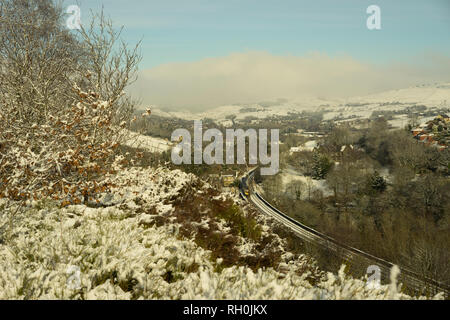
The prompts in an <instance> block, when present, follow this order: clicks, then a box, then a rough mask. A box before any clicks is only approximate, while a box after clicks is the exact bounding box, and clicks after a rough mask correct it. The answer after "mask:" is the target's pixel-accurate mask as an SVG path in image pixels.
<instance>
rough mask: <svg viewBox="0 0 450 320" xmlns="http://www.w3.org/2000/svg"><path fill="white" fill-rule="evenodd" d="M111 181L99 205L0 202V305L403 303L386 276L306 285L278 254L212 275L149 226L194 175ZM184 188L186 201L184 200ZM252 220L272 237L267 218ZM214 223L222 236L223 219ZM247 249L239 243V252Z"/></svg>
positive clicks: (139, 175) (190, 248)
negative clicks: (22, 206) (379, 280)
mask: <svg viewBox="0 0 450 320" xmlns="http://www.w3.org/2000/svg"><path fill="white" fill-rule="evenodd" d="M113 180H114V183H115V184H116V185H117V188H116V189H114V190H113V191H112V192H111V193H107V194H104V197H103V198H102V200H101V203H102V204H103V206H101V207H99V208H90V207H86V206H84V205H74V206H68V207H66V208H59V207H58V206H57V205H56V204H55V203H53V202H51V201H33V202H30V203H28V204H27V207H26V210H24V211H20V210H19V211H17V212H16V210H15V206H14V205H12V204H11V203H8V202H7V201H6V200H2V201H1V202H0V208H1V211H0V212H1V213H0V230H1V231H0V238H1V241H0V299H80V298H84V299H408V298H409V297H408V296H406V295H404V294H401V293H399V291H398V288H397V285H396V283H395V279H394V278H395V274H393V283H392V284H391V285H384V286H381V287H380V288H379V289H369V288H368V287H367V286H366V282H365V281H364V280H358V279H352V278H350V277H348V276H347V275H345V273H344V271H343V269H341V271H340V272H339V274H338V275H333V274H325V273H322V276H321V277H320V279H321V280H320V281H319V282H318V283H317V285H315V286H312V285H311V284H310V282H309V281H308V276H311V274H310V272H304V273H300V274H299V273H298V270H301V269H302V268H303V269H304V266H305V265H306V264H311V259H309V258H307V257H306V256H301V255H300V256H297V257H296V258H294V256H293V255H292V254H290V253H289V252H287V251H286V252H285V253H283V261H282V262H281V264H280V266H279V268H278V269H277V270H275V269H273V268H266V269H258V270H253V271H252V270H251V269H250V268H248V267H244V266H241V267H237V266H232V267H227V268H223V269H222V270H220V271H219V270H218V269H217V266H218V265H220V263H221V261H220V259H219V260H217V261H214V260H213V259H212V258H211V252H210V251H209V250H205V249H203V248H201V247H199V246H198V245H197V244H196V243H195V242H194V241H193V239H190V238H186V237H182V236H181V235H180V228H181V227H182V226H181V225H180V224H179V223H175V222H174V223H164V224H162V225H161V224H159V225H158V224H157V223H154V222H155V221H156V220H157V218H158V217H160V216H163V215H167V214H168V213H171V212H172V211H173V210H175V209H174V208H175V207H174V205H173V201H174V199H180V197H182V198H184V199H186V200H185V201H189V199H190V198H192V192H193V193H194V194H195V193H199V194H202V193H204V192H206V191H205V190H206V189H207V188H209V186H208V185H207V184H203V187H198V185H199V184H198V181H197V178H196V177H194V176H193V175H190V174H185V173H182V172H181V171H179V170H174V171H170V170H168V169H164V168H159V169H137V168H128V169H124V170H123V171H121V172H120V173H119V174H118V175H117V176H116V177H115V178H114V179H113ZM196 186H197V187H196ZM205 188H206V189H205ZM186 190H188V191H189V192H191V193H190V194H191V196H187V195H183V192H186ZM226 197H230V195H229V194H228V195H227V194H222V195H221V196H220V197H218V198H226ZM216 200H217V199H216ZM236 201H238V200H236ZM187 204H188V203H187ZM199 210H200V208H199ZM13 213H15V215H13ZM260 221H261V224H262V225H263V230H264V232H266V233H268V232H271V231H270V227H269V225H268V224H267V223H268V222H267V220H265V219H261V220H260ZM202 223H204V224H206V225H207V223H208V222H207V221H203V222H202ZM220 223H221V225H222V227H223V232H226V231H227V222H226V221H221V222H220ZM251 248H252V244H251V243H248V241H247V240H246V241H242V245H241V250H242V251H251V250H252V249H251ZM280 250H282V248H280ZM307 270H315V269H314V267H313V266H309V267H308V268H307ZM435 298H442V297H441V296H436V297H435Z"/></svg>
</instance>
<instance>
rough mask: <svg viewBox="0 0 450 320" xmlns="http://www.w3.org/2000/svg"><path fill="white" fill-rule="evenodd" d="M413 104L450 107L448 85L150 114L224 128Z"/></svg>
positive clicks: (357, 113) (360, 114) (363, 113)
mask: <svg viewBox="0 0 450 320" xmlns="http://www.w3.org/2000/svg"><path fill="white" fill-rule="evenodd" d="M416 104H417V105H426V106H429V107H450V84H449V83H441V84H430V85H419V86H415V87H410V88H404V89H399V90H389V91H385V92H380V93H375V94H370V95H365V96H357V97H349V98H345V99H318V98H305V99H304V100H299V101H289V102H286V101H279V102H271V103H255V104H250V105H228V106H222V107H217V108H213V109H211V110H208V111H207V112H201V113H190V112H188V111H176V112H166V111H162V110H160V109H158V108H155V109H154V110H153V114H155V115H159V116H162V117H177V118H181V119H186V120H198V119H203V118H211V119H213V120H216V121H218V122H219V123H222V124H224V125H231V121H230V120H227V117H229V116H232V115H234V116H236V119H237V120H240V119H244V118H246V117H248V116H251V117H255V118H258V119H263V118H267V117H271V116H273V115H279V116H286V115H288V114H289V113H290V112H294V113H295V112H301V111H319V110H329V112H327V113H326V114H325V116H324V117H325V119H326V120H327V119H332V118H334V117H335V116H337V115H339V114H344V116H345V115H355V116H356V117H361V118H367V117H369V116H370V114H371V113H372V112H373V111H377V110H401V109H404V108H405V107H407V106H411V105H416Z"/></svg>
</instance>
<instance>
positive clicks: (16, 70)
mask: <svg viewBox="0 0 450 320" xmlns="http://www.w3.org/2000/svg"><path fill="white" fill-rule="evenodd" d="M63 15H64V11H63V9H62V8H61V7H60V6H58V5H57V4H55V2H53V1H51V0H44V1H30V0H18V1H15V0H14V1H11V0H0V61H1V67H0V83H1V85H0V122H1V123H2V125H1V127H0V181H1V184H0V197H6V198H10V199H14V200H24V199H29V198H34V199H38V198H43V197H50V198H54V199H58V200H61V201H62V203H63V204H68V203H79V202H81V201H84V202H87V201H89V200H90V197H92V196H93V195H94V194H95V193H98V192H99V191H104V190H105V189H106V188H108V187H109V184H108V180H107V179H108V175H109V174H111V173H113V171H114V170H113V169H114V165H115V160H116V157H115V155H116V150H117V146H118V145H119V143H120V141H121V140H122V139H123V136H124V130H123V129H124V128H126V127H127V126H128V125H129V122H130V115H131V109H132V101H131V100H130V98H129V97H128V96H127V95H126V94H125V93H124V89H125V88H126V87H127V85H129V84H130V82H131V81H133V79H134V76H135V72H136V68H137V63H138V62H139V59H140V57H139V54H138V51H137V49H138V48H137V47H135V48H133V49H131V50H129V49H128V48H127V47H126V45H125V44H124V43H121V42H119V40H120V38H119V37H120V32H117V31H115V30H114V28H113V26H112V23H111V21H109V20H108V19H106V18H105V17H104V16H103V14H100V15H97V16H94V18H93V20H92V23H91V24H90V25H89V27H88V28H82V29H81V30H80V31H79V32H71V31H69V30H67V29H66V27H65V25H64V23H63Z"/></svg>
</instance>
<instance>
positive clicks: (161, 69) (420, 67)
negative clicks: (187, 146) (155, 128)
mask: <svg viewBox="0 0 450 320" xmlns="http://www.w3.org/2000/svg"><path fill="white" fill-rule="evenodd" d="M449 74H450V57H447V56H442V55H436V54H426V55H422V56H419V57H415V58H413V59H410V60H409V61H408V62H405V61H403V62H393V63H390V64H385V65H372V64H368V63H364V62H361V61H357V60H355V59H353V58H351V57H349V56H344V55H342V56H337V57H330V56H327V55H324V54H320V53H310V54H308V55H305V56H301V57H299V56H274V55H271V54H269V53H267V52H245V53H234V54H231V55H229V56H225V57H219V58H207V59H203V60H200V61H195V62H182V63H170V64H165V65H161V66H158V67H155V68H152V69H149V70H144V71H142V72H141V74H140V78H139V80H138V81H137V82H136V83H135V84H134V85H133V88H132V91H131V92H132V94H135V95H137V96H138V97H140V98H141V99H142V100H143V103H145V104H153V105H155V104H156V105H159V106H168V107H175V108H177V109H181V110H182V109H203V110H204V109H207V108H209V107H216V106H219V105H226V104H232V103H251V102H258V101H262V100H270V99H276V98H288V99H301V98H302V97H311V96H314V97H323V98H338V97H348V96H353V95H362V94H369V93H374V92H379V91H383V90H389V89H397V88H403V87H407V86H410V85H414V84H417V83H424V82H429V81H449Z"/></svg>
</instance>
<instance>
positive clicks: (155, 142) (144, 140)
mask: <svg viewBox="0 0 450 320" xmlns="http://www.w3.org/2000/svg"><path fill="white" fill-rule="evenodd" d="M124 135H125V136H126V139H125V145H126V146H128V147H132V148H138V149H143V150H146V151H148V152H155V153H161V152H164V151H168V150H170V148H171V147H172V142H171V141H168V140H165V139H161V138H156V137H151V136H146V135H142V134H139V133H137V132H132V131H128V130H125V133H124Z"/></svg>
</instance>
